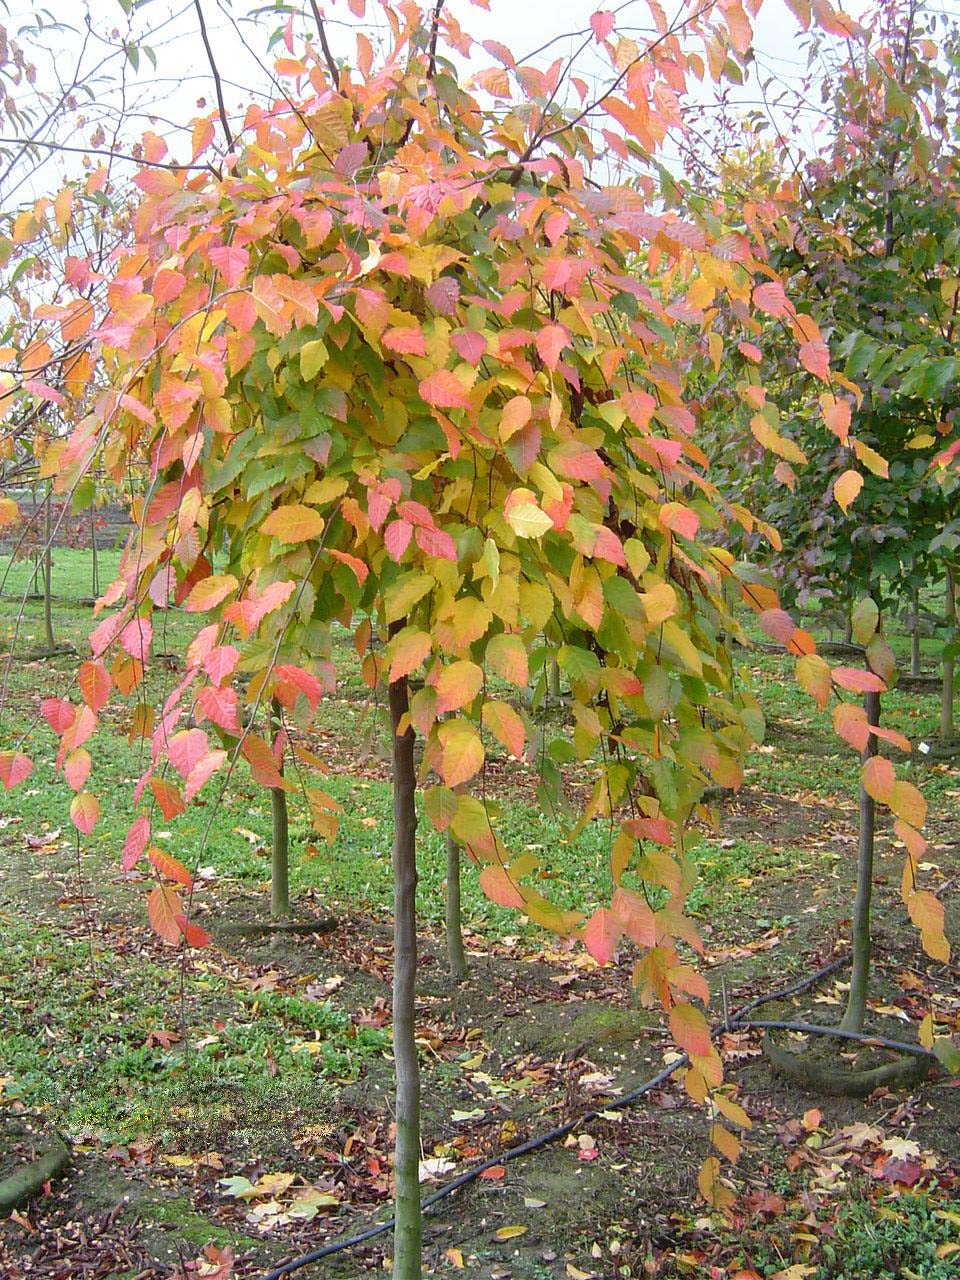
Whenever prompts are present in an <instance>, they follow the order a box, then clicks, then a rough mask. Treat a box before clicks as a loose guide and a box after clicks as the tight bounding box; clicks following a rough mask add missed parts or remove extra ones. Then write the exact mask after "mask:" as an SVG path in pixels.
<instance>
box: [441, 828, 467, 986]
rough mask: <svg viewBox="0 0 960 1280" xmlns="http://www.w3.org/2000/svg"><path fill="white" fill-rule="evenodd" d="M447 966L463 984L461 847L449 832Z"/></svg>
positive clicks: (464, 959)
mask: <svg viewBox="0 0 960 1280" xmlns="http://www.w3.org/2000/svg"><path fill="white" fill-rule="evenodd" d="M445 842H446V846H447V903H446V926H447V928H446V932H447V964H448V965H449V967H450V977H451V978H452V979H453V981H454V982H463V981H464V980H465V979H466V976H467V953H466V951H465V950H464V947H463V921H462V919H461V909H462V908H461V902H460V846H459V845H458V844H457V842H456V840H454V838H453V836H452V835H451V834H450V832H449V831H447V833H446V836H445Z"/></svg>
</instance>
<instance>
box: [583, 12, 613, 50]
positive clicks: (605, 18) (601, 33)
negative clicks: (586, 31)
mask: <svg viewBox="0 0 960 1280" xmlns="http://www.w3.org/2000/svg"><path fill="white" fill-rule="evenodd" d="M616 24H617V18H616V15H615V14H613V13H611V12H610V10H609V9H598V10H597V12H596V13H595V14H594V15H593V17H592V18H591V19H590V26H591V27H592V28H593V34H594V35H595V36H596V38H597V44H602V43H603V41H604V40H606V38H607V36H608V35H609V34H610V32H611V31H612V30H613V29H614V27H615V26H616Z"/></svg>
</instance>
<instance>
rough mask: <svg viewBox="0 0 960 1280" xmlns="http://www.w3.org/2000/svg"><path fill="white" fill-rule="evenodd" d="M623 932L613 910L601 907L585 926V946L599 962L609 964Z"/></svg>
mask: <svg viewBox="0 0 960 1280" xmlns="http://www.w3.org/2000/svg"><path fill="white" fill-rule="evenodd" d="M622 933H623V929H622V927H621V925H620V921H619V920H618V919H617V917H616V916H615V915H614V914H613V912H612V911H608V910H607V908H606V907H599V908H598V909H597V910H596V911H595V912H594V913H593V915H592V916H591V917H590V919H589V920H588V921H587V924H586V926H585V927H584V930H583V942H584V946H585V947H586V948H587V950H588V951H589V952H590V954H591V955H592V956H593V958H594V960H596V962H597V964H609V963H610V961H611V960H612V959H613V955H614V952H615V951H616V949H617V943H618V942H619V941H620V935H621V934H622Z"/></svg>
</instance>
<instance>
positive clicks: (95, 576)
mask: <svg viewBox="0 0 960 1280" xmlns="http://www.w3.org/2000/svg"><path fill="white" fill-rule="evenodd" d="M90 554H91V558H92V566H91V570H92V572H91V579H90V589H91V592H92V594H93V598H94V600H96V599H97V597H98V596H99V595H100V565H99V563H98V561H97V504H96V502H92V503H91V504H90Z"/></svg>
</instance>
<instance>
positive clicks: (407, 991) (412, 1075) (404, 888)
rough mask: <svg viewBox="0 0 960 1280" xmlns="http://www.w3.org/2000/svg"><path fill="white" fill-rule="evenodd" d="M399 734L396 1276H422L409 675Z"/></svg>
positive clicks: (394, 709)
mask: <svg viewBox="0 0 960 1280" xmlns="http://www.w3.org/2000/svg"><path fill="white" fill-rule="evenodd" d="M389 699H390V727H391V730H392V739H393V818H394V836H393V957H394V958H393V1058H394V1069H395V1071H396V1126H397V1136H396V1143H395V1149H394V1175H395V1180H396V1190H395V1204H394V1215H395V1218H396V1225H395V1226H394V1231H393V1277H394V1280H420V1276H421V1259H420V1238H421V1217H420V1064H419V1062H418V1059H417V1041H416V1011H415V999H416V978H417V914H416V894H417V810H416V788H417V776H416V769H415V766H414V758H413V746H414V734H413V729H412V728H411V727H410V725H409V721H408V722H407V724H406V725H405V726H404V727H403V732H402V733H401V732H400V729H401V724H402V721H403V719H404V717H405V716H406V715H407V712H408V708H409V695H408V689H407V680H406V677H405V676H404V677H401V678H400V679H399V680H395V681H394V682H393V683H392V684H391V685H390V686H389Z"/></svg>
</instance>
